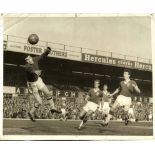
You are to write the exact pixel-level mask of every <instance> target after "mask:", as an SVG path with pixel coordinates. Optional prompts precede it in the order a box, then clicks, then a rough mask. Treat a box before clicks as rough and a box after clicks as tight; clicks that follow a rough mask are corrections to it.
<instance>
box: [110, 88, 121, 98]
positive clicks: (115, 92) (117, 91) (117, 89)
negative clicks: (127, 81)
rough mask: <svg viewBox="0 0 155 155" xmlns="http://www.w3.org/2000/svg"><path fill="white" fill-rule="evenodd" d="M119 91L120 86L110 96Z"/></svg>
mask: <svg viewBox="0 0 155 155" xmlns="http://www.w3.org/2000/svg"><path fill="white" fill-rule="evenodd" d="M119 92H120V87H119V88H117V89H116V90H115V91H114V92H113V93H112V94H111V95H110V96H114V95H115V94H117V93H119Z"/></svg>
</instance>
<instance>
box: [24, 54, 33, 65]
mask: <svg viewBox="0 0 155 155" xmlns="http://www.w3.org/2000/svg"><path fill="white" fill-rule="evenodd" d="M25 61H26V62H27V63H28V64H33V63H34V62H33V58H32V57H31V56H30V55H28V56H27V57H26V58H25Z"/></svg>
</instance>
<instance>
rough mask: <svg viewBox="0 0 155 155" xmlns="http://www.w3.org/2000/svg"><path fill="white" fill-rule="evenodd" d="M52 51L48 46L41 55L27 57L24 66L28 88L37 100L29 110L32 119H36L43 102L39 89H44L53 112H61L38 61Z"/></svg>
mask: <svg viewBox="0 0 155 155" xmlns="http://www.w3.org/2000/svg"><path fill="white" fill-rule="evenodd" d="M50 52H51V48H50V47H47V48H46V49H45V51H44V53H43V54H41V55H40V56H35V57H31V56H30V55H29V56H27V57H26V58H25V61H26V64H25V66H24V68H25V70H26V76H27V85H28V89H29V90H30V91H31V92H32V94H33V96H34V98H35V100H36V102H35V104H34V107H33V108H32V109H31V110H30V111H29V112H28V116H29V117H30V119H31V120H32V121H35V111H36V110H37V109H38V108H39V107H40V105H41V104H42V98H41V97H40V95H39V93H38V90H40V91H42V92H43V93H44V94H45V96H46V99H47V102H48V104H50V106H51V108H50V111H51V112H52V113H54V112H57V113H60V112H59V111H58V110H57V109H56V108H55V106H54V102H53V98H52V95H51V93H50V91H49V90H48V88H47V86H46V85H45V83H44V82H43V80H42V78H41V77H40V75H41V70H40V69H39V65H38V62H39V61H40V60H42V59H44V58H45V57H47V55H48V54H49V53H50Z"/></svg>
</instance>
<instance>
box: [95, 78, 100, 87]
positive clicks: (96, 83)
mask: <svg viewBox="0 0 155 155" xmlns="http://www.w3.org/2000/svg"><path fill="white" fill-rule="evenodd" d="M99 86H100V80H95V81H94V88H98V87H99Z"/></svg>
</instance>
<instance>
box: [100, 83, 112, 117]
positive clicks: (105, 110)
mask: <svg viewBox="0 0 155 155" xmlns="http://www.w3.org/2000/svg"><path fill="white" fill-rule="evenodd" d="M102 92H103V97H102V101H101V103H100V107H99V111H100V112H102V115H103V116H107V115H108V114H109V111H110V106H109V101H110V98H109V97H110V93H109V92H108V85H107V84H104V85H103V91H102Z"/></svg>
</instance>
